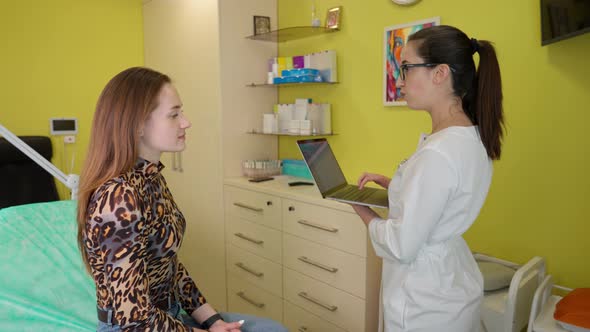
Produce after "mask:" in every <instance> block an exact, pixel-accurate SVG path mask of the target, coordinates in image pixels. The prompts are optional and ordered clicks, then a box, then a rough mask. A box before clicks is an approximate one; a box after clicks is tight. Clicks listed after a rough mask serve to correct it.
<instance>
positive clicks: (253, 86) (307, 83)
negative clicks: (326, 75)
mask: <svg viewBox="0 0 590 332" xmlns="http://www.w3.org/2000/svg"><path fill="white" fill-rule="evenodd" d="M338 83H339V82H303V83H281V84H267V83H250V84H246V86H247V87H250V88H259V87H280V86H304V85H332V84H338Z"/></svg>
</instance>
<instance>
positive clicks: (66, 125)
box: [49, 118, 78, 135]
mask: <svg viewBox="0 0 590 332" xmlns="http://www.w3.org/2000/svg"><path fill="white" fill-rule="evenodd" d="M49 129H50V131H51V135H75V134H77V133H78V119H76V118H51V119H49Z"/></svg>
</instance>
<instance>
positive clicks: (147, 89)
mask: <svg viewBox="0 0 590 332" xmlns="http://www.w3.org/2000/svg"><path fill="white" fill-rule="evenodd" d="M166 83H170V78H169V77H168V76H166V75H164V74H162V73H159V72H157V71H154V70H152V69H149V68H143V67H133V68H129V69H126V70H124V71H122V72H120V73H119V74H117V75H116V76H115V77H113V78H112V79H111V80H110V81H109V82H108V83H107V85H106V86H105V88H104V89H103V91H102V93H101V94H100V97H99V98H98V102H97V104H96V111H95V113H94V119H93V121H92V129H91V133H90V142H89V145H88V153H87V156H86V161H85V162H84V166H83V167H82V171H81V174H80V186H79V191H78V247H79V249H80V252H81V254H82V258H83V262H84V264H85V265H86V269H87V271H88V272H90V265H89V263H88V254H87V252H86V246H85V244H84V232H85V230H86V223H87V221H88V218H89V213H88V203H89V201H90V198H91V197H92V194H93V193H94V191H95V190H96V189H97V188H98V187H99V186H100V185H102V184H103V183H105V182H106V181H108V180H109V179H111V178H114V177H116V176H118V175H120V174H122V173H125V172H126V171H128V170H130V169H131V168H132V167H133V166H134V164H135V162H136V160H137V158H138V148H137V147H138V142H139V128H140V127H141V126H142V124H143V123H144V121H145V120H146V119H147V117H148V116H149V114H150V112H151V111H153V110H154V109H155V108H156V107H157V106H158V95H159V93H160V90H161V89H162V87H163V86H164V85H165V84H166Z"/></svg>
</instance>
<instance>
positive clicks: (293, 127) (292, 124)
mask: <svg viewBox="0 0 590 332" xmlns="http://www.w3.org/2000/svg"><path fill="white" fill-rule="evenodd" d="M300 131H301V120H291V121H289V134H299V133H300Z"/></svg>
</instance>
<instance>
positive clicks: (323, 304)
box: [297, 292, 338, 312]
mask: <svg viewBox="0 0 590 332" xmlns="http://www.w3.org/2000/svg"><path fill="white" fill-rule="evenodd" d="M297 295H299V296H301V297H302V298H304V299H306V300H308V301H309V302H313V303H315V304H317V305H319V306H320V307H322V308H325V309H328V310H330V311H332V312H334V311H336V310H337V309H338V307H337V306H335V305H329V304H325V303H322V302H321V301H320V300H318V299H315V298H313V297H311V296H309V295H307V293H306V292H299V293H298V294H297Z"/></svg>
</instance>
